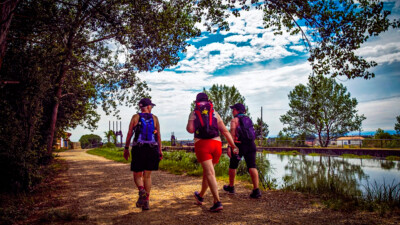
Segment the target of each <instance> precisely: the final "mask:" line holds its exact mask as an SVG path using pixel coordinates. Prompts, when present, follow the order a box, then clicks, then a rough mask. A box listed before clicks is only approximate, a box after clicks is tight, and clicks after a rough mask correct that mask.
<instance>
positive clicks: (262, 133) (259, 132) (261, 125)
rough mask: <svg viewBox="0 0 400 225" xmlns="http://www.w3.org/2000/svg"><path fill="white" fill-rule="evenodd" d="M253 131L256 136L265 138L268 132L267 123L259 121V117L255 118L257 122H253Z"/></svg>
mask: <svg viewBox="0 0 400 225" xmlns="http://www.w3.org/2000/svg"><path fill="white" fill-rule="evenodd" d="M254 131H255V133H256V137H257V138H263V139H264V138H265V137H267V136H268V134H269V130H268V124H267V123H265V122H264V121H261V118H257V123H255V124H254Z"/></svg>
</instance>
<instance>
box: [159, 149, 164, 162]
mask: <svg viewBox="0 0 400 225" xmlns="http://www.w3.org/2000/svg"><path fill="white" fill-rule="evenodd" d="M159 155H160V160H162V159H163V153H162V151H160V154H159Z"/></svg>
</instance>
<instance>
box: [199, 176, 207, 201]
mask: <svg viewBox="0 0 400 225" xmlns="http://www.w3.org/2000/svg"><path fill="white" fill-rule="evenodd" d="M207 189H208V181H207V176H206V175H205V174H204V172H203V181H202V183H201V191H200V193H199V195H200V197H203V196H204V194H205V193H206V191H207Z"/></svg>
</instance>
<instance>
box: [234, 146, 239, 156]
mask: <svg viewBox="0 0 400 225" xmlns="http://www.w3.org/2000/svg"><path fill="white" fill-rule="evenodd" d="M233 153H234V154H236V155H237V154H239V148H238V147H236V146H235V147H234V148H233Z"/></svg>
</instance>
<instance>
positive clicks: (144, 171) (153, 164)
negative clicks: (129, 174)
mask: <svg viewBox="0 0 400 225" xmlns="http://www.w3.org/2000/svg"><path fill="white" fill-rule="evenodd" d="M153 106H155V104H153V103H152V102H151V100H150V99H148V98H143V99H141V100H140V101H139V107H140V111H141V113H138V114H135V115H133V116H132V119H131V123H130V124H129V130H128V135H127V137H126V143H125V149H124V158H125V160H128V159H129V145H130V142H131V138H132V135H133V132H134V133H135V137H134V138H133V143H132V162H131V171H133V180H134V182H135V184H136V186H137V188H138V190H139V199H138V200H137V202H136V207H138V208H142V210H148V209H149V196H150V189H151V171H154V170H158V164H159V162H160V160H161V159H162V157H163V153H162V151H161V134H160V124H159V122H158V118H157V116H155V115H153V114H151V110H152V108H153Z"/></svg>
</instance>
